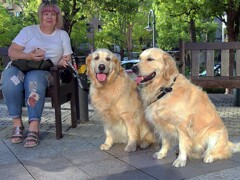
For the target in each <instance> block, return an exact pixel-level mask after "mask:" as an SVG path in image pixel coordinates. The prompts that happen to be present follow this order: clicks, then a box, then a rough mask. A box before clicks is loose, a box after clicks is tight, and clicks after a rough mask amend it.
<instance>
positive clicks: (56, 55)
mask: <svg viewBox="0 0 240 180" xmlns="http://www.w3.org/2000/svg"><path fill="white" fill-rule="evenodd" d="M13 42H14V43H17V44H18V45H20V46H22V47H24V51H23V52H26V53H29V52H31V51H34V50H35V49H36V48H41V49H44V50H45V51H46V53H45V58H44V59H51V60H52V62H53V63H54V64H55V65H57V63H58V61H59V60H60V59H61V58H62V56H64V55H69V54H72V53H73V52H72V48H71V43H70V38H69V36H68V34H67V32H66V31H64V30H61V29H56V30H55V31H54V32H53V33H52V34H50V35H49V34H44V33H43V32H42V31H41V29H40V27H39V25H32V26H27V27H24V28H23V29H22V30H21V31H20V33H19V34H18V35H17V36H16V37H15V39H14V40H13Z"/></svg>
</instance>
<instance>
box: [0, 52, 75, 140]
mask: <svg viewBox="0 0 240 180" xmlns="http://www.w3.org/2000/svg"><path fill="white" fill-rule="evenodd" d="M0 57H2V60H3V67H6V65H7V64H8V62H9V61H10V58H9V57H8V48H0ZM50 72H51V74H52V76H53V79H54V84H53V86H51V87H49V88H48V89H47V92H46V97H50V98H51V102H52V107H54V110H55V125H56V138H57V139H60V138H62V137H63V135H62V116H61V105H62V104H64V103H66V102H69V101H70V108H71V127H72V128H75V127H77V113H78V112H77V108H76V107H77V102H76V99H77V98H76V97H77V96H76V93H77V83H76V80H75V79H74V78H71V82H69V83H61V80H60V75H59V72H60V69H59V68H58V67H52V68H51V70H50ZM0 99H3V94H2V90H0Z"/></svg>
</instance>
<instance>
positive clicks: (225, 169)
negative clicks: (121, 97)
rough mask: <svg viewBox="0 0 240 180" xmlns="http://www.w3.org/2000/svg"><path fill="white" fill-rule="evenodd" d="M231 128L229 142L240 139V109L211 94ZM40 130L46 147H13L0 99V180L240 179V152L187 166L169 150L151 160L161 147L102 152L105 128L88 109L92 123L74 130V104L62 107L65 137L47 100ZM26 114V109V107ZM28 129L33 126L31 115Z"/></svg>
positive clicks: (230, 99) (228, 99) (227, 98)
mask: <svg viewBox="0 0 240 180" xmlns="http://www.w3.org/2000/svg"><path fill="white" fill-rule="evenodd" d="M209 96H210V98H211V99H212V101H213V102H214V104H215V105H216V106H217V110H218V112H219V113H220V116H221V117H222V119H223V121H224V123H225V124H226V126H227V128H228V130H229V135H230V139H231V140H232V141H235V142H236V141H240V108H239V107H233V106H232V105H233V97H232V96H231V95H209ZM45 106H46V107H45V109H44V115H43V120H42V123H41V129H40V131H41V132H40V139H41V143H40V144H39V146H37V147H36V148H32V149H26V148H24V147H23V144H15V145H13V144H11V143H10V141H9V137H10V134H11V129H12V123H11V120H10V119H9V118H7V110H6V106H5V104H4V102H3V101H0V138H1V141H0V179H1V180H4V179H7V180H11V179H14V180H18V179H37V180H38V179H51V180H52V179H58V180H59V179H63V180H65V179H71V180H75V179H76V180H82V179H108V180H112V179H114V180H116V179H124V180H126V179H131V180H133V179H136V180H154V179H163V180H171V179H192V180H203V179H204V180H205V179H211V180H215V179H216V180H219V179H222V180H228V179H229V180H230V179H231V180H232V179H240V153H236V154H234V155H233V157H232V158H230V159H228V160H222V161H216V162H214V163H212V164H204V163H203V162H202V161H201V160H189V161H188V162H187V166H186V167H184V168H174V167H172V166H171V164H172V162H173V161H174V159H175V158H176V156H175V154H174V152H170V153H169V155H168V157H167V158H165V159H164V160H154V159H152V157H151V156H152V154H153V153H154V152H155V151H157V150H159V146H158V145H156V146H152V147H150V148H148V149H146V150H140V149H138V150H137V151H136V152H133V153H125V152H124V150H123V149H124V145H115V146H114V147H113V148H112V149H111V150H110V151H108V152H103V151H100V150H99V148H98V147H99V146H100V144H101V143H103V141H104V133H103V128H102V124H101V122H100V121H99V120H98V119H95V118H94V116H93V114H94V113H93V111H92V109H91V106H89V117H90V121H89V122H84V123H83V122H82V123H80V124H78V127H77V128H75V129H72V128H70V116H69V113H70V110H69V105H68V104H64V105H63V106H62V116H63V119H64V120H63V131H64V137H63V139H61V140H56V139H55V124H54V112H53V109H52V108H51V106H50V103H49V102H46V105H45ZM24 113H25V114H26V110H25V109H24ZM23 120H24V126H25V127H28V123H27V121H26V120H27V119H26V116H24V118H23Z"/></svg>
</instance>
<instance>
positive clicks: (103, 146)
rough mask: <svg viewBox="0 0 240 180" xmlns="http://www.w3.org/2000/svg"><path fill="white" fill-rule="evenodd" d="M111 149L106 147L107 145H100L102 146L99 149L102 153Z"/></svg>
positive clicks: (108, 146)
mask: <svg viewBox="0 0 240 180" xmlns="http://www.w3.org/2000/svg"><path fill="white" fill-rule="evenodd" d="M111 147H112V146H110V145H108V144H102V145H101V146H100V149H101V150H102V151H108V150H109V149H110V148H111Z"/></svg>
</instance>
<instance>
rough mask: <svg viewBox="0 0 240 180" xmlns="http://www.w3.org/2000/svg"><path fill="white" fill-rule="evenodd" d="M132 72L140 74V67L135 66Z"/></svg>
mask: <svg viewBox="0 0 240 180" xmlns="http://www.w3.org/2000/svg"><path fill="white" fill-rule="evenodd" d="M132 71H133V72H134V73H135V74H138V71H139V69H138V66H137V65H134V66H133V67H132Z"/></svg>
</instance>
